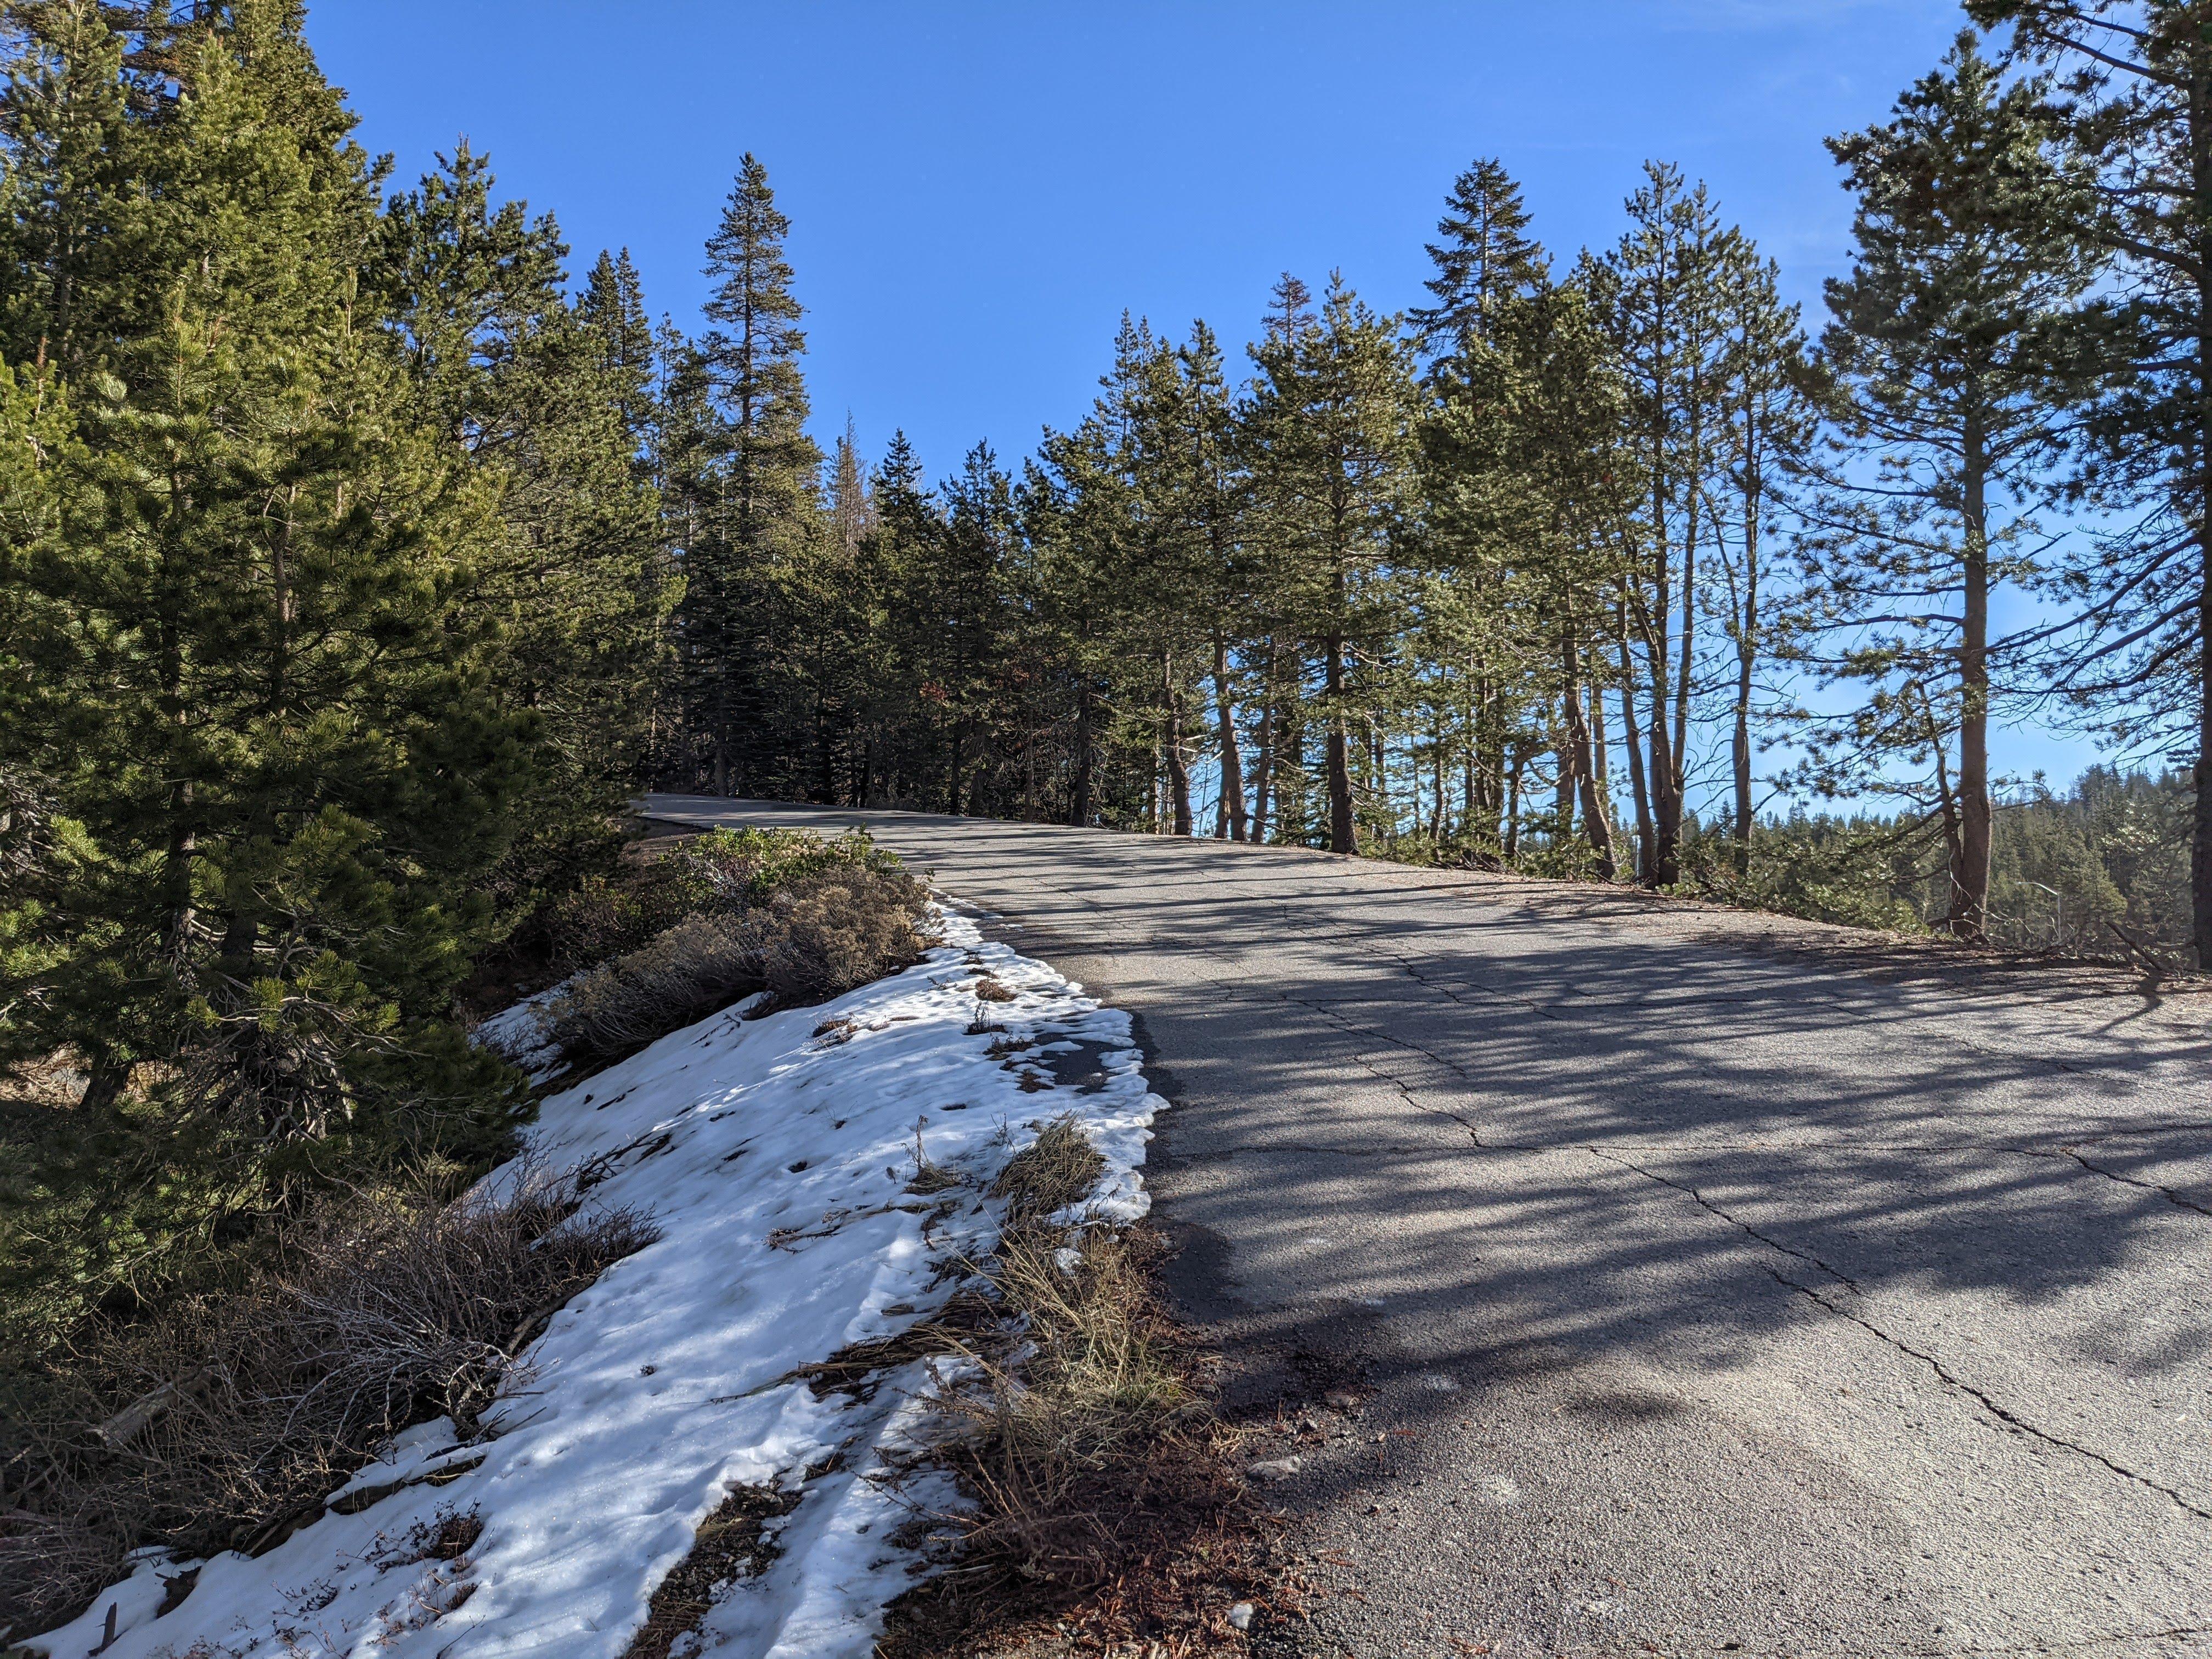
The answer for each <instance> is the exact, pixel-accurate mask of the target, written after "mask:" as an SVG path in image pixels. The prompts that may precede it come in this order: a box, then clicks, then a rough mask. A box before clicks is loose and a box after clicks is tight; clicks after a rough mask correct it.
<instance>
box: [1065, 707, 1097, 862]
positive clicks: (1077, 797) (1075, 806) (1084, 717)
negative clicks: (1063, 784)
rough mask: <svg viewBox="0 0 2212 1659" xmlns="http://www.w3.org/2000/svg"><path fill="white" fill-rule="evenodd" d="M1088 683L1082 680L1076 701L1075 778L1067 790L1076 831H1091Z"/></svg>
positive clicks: (1068, 817) (1071, 816) (1068, 815)
mask: <svg viewBox="0 0 2212 1659" xmlns="http://www.w3.org/2000/svg"><path fill="white" fill-rule="evenodd" d="M1091 775H1092V754H1091V682H1090V681H1088V680H1085V681H1084V682H1083V683H1082V685H1081V689H1080V690H1079V691H1078V692H1077V693H1076V699H1075V776H1074V779H1073V782H1072V784H1071V786H1070V787H1069V791H1068V793H1069V797H1070V799H1069V801H1068V807H1067V821H1068V822H1069V823H1072V824H1073V825H1074V826H1075V827H1076V828H1077V829H1089V828H1090V827H1091Z"/></svg>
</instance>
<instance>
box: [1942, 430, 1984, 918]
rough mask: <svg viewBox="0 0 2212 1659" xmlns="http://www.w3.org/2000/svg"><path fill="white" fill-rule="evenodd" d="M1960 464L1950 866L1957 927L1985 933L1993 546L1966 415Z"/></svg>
mask: <svg viewBox="0 0 2212 1659" xmlns="http://www.w3.org/2000/svg"><path fill="white" fill-rule="evenodd" d="M1965 447H1966V457H1965V459H1966V465H1965V467H1964V469H1963V471H1964V474H1965V477H1964V479H1963V483H1964V485H1965V501H1964V503H1963V507H1964V513H1963V516H1964V518H1965V520H1966V523H1965V526H1964V527H1965V530H1966V538H1965V539H1966V547H1965V555H1966V561H1965V569H1964V572H1963V573H1962V574H1963V577H1964V581H1965V586H1966V593H1965V605H1964V606H1963V607H1962V608H1963V611H1964V616H1963V619H1962V623H1961V627H1960V637H1959V819H1960V825H1959V849H1958V851H1959V862H1958V864H1957V865H1956V866H1954V868H1953V870H1952V872H1951V914H1950V917H1949V921H1948V925H1949V927H1950V929H1951V931H1952V933H1954V934H1956V935H1957V936H1958V937H1959V938H1960V939H1972V940H1975V941H1977V942H1978V941H1980V940H1982V939H1985V938H1987V937H1988V933H1989V912H1990V549H1989V525H1988V518H1987V514H1986V510H1985V501H1984V491H1985V489H1986V481H1985V473H1986V468H1985V466H1984V462H1983V457H1982V445H1981V434H1980V430H1979V426H1978V422H1973V421H1971V420H1970V421H1969V422H1968V424H1967V428H1966V446H1965Z"/></svg>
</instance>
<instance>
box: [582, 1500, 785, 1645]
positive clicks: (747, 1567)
mask: <svg viewBox="0 0 2212 1659" xmlns="http://www.w3.org/2000/svg"><path fill="white" fill-rule="evenodd" d="M815 1473H819V1471H809V1474H815ZM804 1496H805V1486H804V1484H803V1483H802V1484H801V1485H799V1486H793V1488H792V1489H791V1490H790V1491H788V1492H779V1491H777V1490H776V1489H775V1487H773V1486H732V1488H731V1489H730V1494H729V1496H728V1497H726V1498H724V1499H723V1500H722V1502H721V1504H720V1505H719V1506H718V1507H717V1508H716V1509H715V1510H714V1514H712V1515H710V1516H708V1517H707V1519H706V1520H705V1521H704V1522H702V1523H701V1525H700V1528H699V1530H698V1532H697V1533H696V1534H695V1535H694V1537H693V1539H692V1542H691V1549H690V1553H689V1554H687V1555H685V1556H684V1559H682V1560H681V1561H679V1562H678V1563H677V1564H676V1566H675V1567H674V1569H673V1570H671V1571H670V1573H669V1575H668V1577H665V1578H664V1579H662V1580H661V1581H660V1583H659V1587H658V1588H657V1589H654V1591H653V1599H652V1601H650V1602H648V1603H647V1610H646V1618H645V1624H644V1626H643V1627H642V1628H641V1630H639V1632H638V1633H637V1634H636V1635H635V1636H634V1637H632V1638H630V1643H629V1647H627V1648H625V1649H624V1650H623V1659H668V1653H669V1650H670V1649H671V1648H673V1647H674V1646H675V1645H676V1644H677V1643H678V1641H679V1640H681V1639H682V1638H684V1637H685V1636H688V1635H690V1633H691V1632H693V1631H695V1630H696V1629H698V1628H699V1624H700V1621H701V1620H703V1619H704V1618H706V1616H707V1614H708V1611H709V1610H710V1609H711V1608H712V1607H714V1593H715V1591H716V1589H718V1588H720V1586H722V1585H724V1584H726V1583H728V1582H729V1581H730V1580H732V1579H736V1578H750V1577H756V1576H757V1575H758V1574H759V1573H760V1572H761V1571H763V1570H764V1569H765V1568H766V1567H767V1566H768V1565H769V1563H770V1562H771V1561H773V1560H775V1557H776V1547H775V1539H774V1537H773V1536H772V1535H771V1534H770V1533H769V1526H770V1524H771V1523H772V1522H776V1521H779V1520H781V1519H782V1518H783V1517H784V1516H787V1515H789V1514H790V1513H791V1512H792V1510H795V1509H797V1508H798V1507H799V1499H800V1498H802V1497H804Z"/></svg>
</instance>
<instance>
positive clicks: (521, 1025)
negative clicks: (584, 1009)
mask: <svg viewBox="0 0 2212 1659" xmlns="http://www.w3.org/2000/svg"><path fill="white" fill-rule="evenodd" d="M572 984H574V981H573V980H566V979H564V980H562V981H561V982H560V983H559V984H558V985H556V986H554V987H552V988H551V989H550V990H546V991H540V992H538V994H536V995H535V996H527V997H525V998H523V1000H521V1001H520V1002H518V1003H516V1004H514V1005H513V1006H512V1007H508V1008H502V1009H501V1010H500V1011H499V1012H497V1013H495V1014H494V1015H492V1016H491V1017H490V1018H488V1019H485V1020H483V1021H481V1022H480V1023H479V1024H477V1029H476V1030H474V1031H472V1032H471V1033H470V1035H471V1036H472V1037H473V1038H474V1039H475V1040H476V1041H477V1042H480V1043H482V1044H483V1046H484V1047H485V1048H489V1049H491V1050H492V1051H493V1052H495V1054H498V1055H499V1057H500V1058H501V1059H502V1060H506V1061H507V1063H508V1064H509V1065H511V1066H513V1067H514V1068H515V1069H516V1070H517V1071H520V1072H521V1073H523V1074H524V1075H525V1076H526V1077H527V1078H528V1079H530V1080H531V1082H532V1084H533V1085H535V1084H540V1083H550V1082H551V1081H552V1080H553V1079H555V1078H556V1077H558V1076H560V1075H561V1073H563V1072H565V1071H567V1070H568V1061H567V1060H563V1059H562V1057H561V1050H560V1049H559V1048H558V1047H556V1045H555V1043H554V1042H553V1039H552V1037H551V1036H550V1035H549V1034H548V1032H547V1031H546V1029H545V1012H546V1010H547V1009H549V1008H550V1007H551V1006H552V1005H553V1000H554V999H555V998H556V997H557V996H559V995H560V994H561V993H562V992H563V991H565V990H567V989H568V987H569V986H570V985H572Z"/></svg>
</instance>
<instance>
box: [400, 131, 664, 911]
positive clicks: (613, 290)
mask: <svg viewBox="0 0 2212 1659" xmlns="http://www.w3.org/2000/svg"><path fill="white" fill-rule="evenodd" d="M494 183H495V180H494V178H493V175H492V173H491V170H490V166H489V161H488V159H487V158H485V157H483V156H482V155H477V154H474V153H472V152H471V151H470V150H469V149H467V148H466V147H465V146H463V147H461V148H460V149H459V150H457V152H456V154H455V155H454V156H453V159H452V160H451V161H447V160H446V159H444V158H442V157H441V160H440V165H439V168H438V170H437V171H435V172H434V173H430V174H428V175H427V176H426V177H425V178H423V179H422V181H421V182H420V184H419V185H418V186H417V187H416V189H415V190H413V191H408V192H405V193H404V194H401V195H398V196H396V197H393V198H392V201H391V202H390V203H389V204H387V206H386V210H385V213H384V217H383V223H382V226H381V230H382V240H383V257H382V259H381V261H380V270H381V271H382V273H383V275H384V279H385V282H386V285H387V287H388V289H389V292H390V296H391V297H390V301H389V304H390V307H391V310H392V315H393V317H394V319H395V323H396V326H397V328H398V331H399V333H400V336H401V338H402V339H403V341H404V345H405V349H406V356H407V362H409V364H410V368H411V369H412V371H413V374H414V378H415V381H416V396H417V398H418V403H419V406H421V407H423V408H426V409H427V410H430V411H432V412H433V413H434V415H435V418H436V420H437V421H438V422H439V424H440V425H441V428H444V429H445V430H447V431H448V432H450V433H451V434H452V435H453V441H454V442H455V444H456V446H457V447H458V448H459V450H460V452H461V453H463V454H465V456H466V457H467V458H468V460H469V463H470V465H471V467H472V468H473V469H474V470H476V471H478V472H480V473H481V474H483V476H484V477H485V478H486V480H487V481H488V482H489V483H491V484H492V485H493V486H494V487H495V489H496V490H497V495H498V501H499V514H500V520H501V526H502V528H503V530H504V534H503V535H502V537H501V538H500V544H499V547H498V549H497V551H496V553H495V554H494V555H491V556H488V557H487V558H486V559H485V561H484V562H483V567H482V568H481V570H480V573H479V574H480V577H481V586H480V599H481V602H482V603H483V605H486V606H487V607H488V609H489V611H490V613H491V614H492V615H493V616H494V617H496V618H497V619H498V621H499V623H500V625H501V641H500V648H499V650H498V651H497V652H496V653H495V654H494V655H493V657H492V658H491V659H490V660H491V671H492V673H493V675H494V677H495V680H494V683H495V685H496V687H497V689H498V690H499V691H500V693H501V696H502V697H503V699H504V700H506V701H507V702H512V703H514V704H518V705H520V706H521V707H523V708H528V709H530V710H532V713H533V714H534V717H535V720H536V725H537V730H538V738H539V743H538V758H539V762H540V764H539V767H538V787H537V788H536V789H534V790H533V792H532V798H531V799H530V800H529V801H528V802H527V803H526V804H524V805H521V806H520V809H519V811H518V813H517V824H518V827H519V828H520V830H521V832H522V833H521V834H520V836H518V837H517V844H516V849H515V855H514V857H513V859H512V860H510V861H509V863H508V864H507V866H506V867H504V868H503V869H502V871H501V873H500V876H499V878H498V879H497V880H496V881H495V883H494V884H493V886H492V888H491V891H492V893H493V895H494V896H495V897H497V898H498V899H500V900H501V902H502V904H503V906H504V908H506V909H507V913H508V914H509V915H510V917H511V918H512V919H520V916H521V915H525V914H526V913H527V912H528V911H529V910H530V909H531V908H533V907H534V906H535V904H536V903H537V902H538V894H539V893H540V892H541V891H542V890H543V889H544V887H545V886H546V885H547V884H549V883H553V882H556V881H558V880H559V879H560V878H561V872H563V871H566V870H569V869H572V868H574V867H577V866H582V865H589V864H595V863H604V861H605V859H606V858H607V857H608V856H609V855H610V854H611V836H612V833H613V823H614V821H615V819H616V817H617V816H618V815H619V813H620V812H621V811H622V809H623V801H624V799H625V798H626V797H627V796H628V795H629V793H630V791H631V790H633V789H634V788H635V787H636V786H637V784H638V783H639V782H640V781H641V780H642V777H643V769H644V766H645V762H646V758H647V749H648V744H649V734H648V722H649V720H650V719H651V716H652V714H653V709H654V708H655V706H656V702H657V697H658V693H659V678H660V675H661V672H662V669H663V664H664V657H665V644H664V641H663V637H662V630H663V626H664V623H665V619H666V617H667V615H668V611H669V609H670V607H671V605H672V604H673V603H674V600H675V599H676V596H677V593H678V592H679V591H680V590H679V587H678V583H677V581H676V580H675V578H674V576H673V574H672V572H671V569H670V568H669V562H668V560H667V558H666V557H665V552H664V550H663V547H662V544H661V525H660V521H659V507H658V503H657V501H656V499H655V496H654V492H653V489H652V486H651V483H650V481H649V479H648V477H647V468H646V466H645V465H644V451H643V447H642V445H643V442H644V440H645V438H646V437H647V434H646V433H645V432H644V431H643V430H641V426H640V425H639V424H636V423H641V422H644V421H645V420H646V419H647V413H646V409H645V404H646V403H647V386H646V375H647V368H648V362H649V360H647V358H646V356H645V355H644V354H645V353H646V352H647V350H648V349H649V347H648V343H647V337H646V333H645V325H644V307H643V301H642V298H641V295H640V294H639V293H638V290H637V285H636V280H635V271H634V270H627V266H626V262H622V263H616V262H611V261H608V260H606V259H605V258H604V257H603V258H602V259H601V261H600V270H599V271H598V272H596V273H595V276H594V281H593V282H592V284H590V285H588V286H587V287H586V292H585V295H584V296H583V300H582V301H581V302H580V303H579V304H577V305H573V306H572V305H571V304H570V303H569V301H568V299H567V297H566V296H565V295H564V294H563V292H562V261H563V259H564V258H566V256H567V252H568V250H567V248H566V247H565V246H564V245H563V244H562V241H561V239H560V231H559V228H558V226H557V225H556V224H555V223H554V222H553V220H552V218H551V217H550V216H540V217H538V219H536V220H532V219H531V218H530V217H529V216H528V210H527V208H526V205H525V204H522V203H520V202H513V201H509V202H506V203H503V204H496V205H495V204H494V201H493V186H494Z"/></svg>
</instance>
